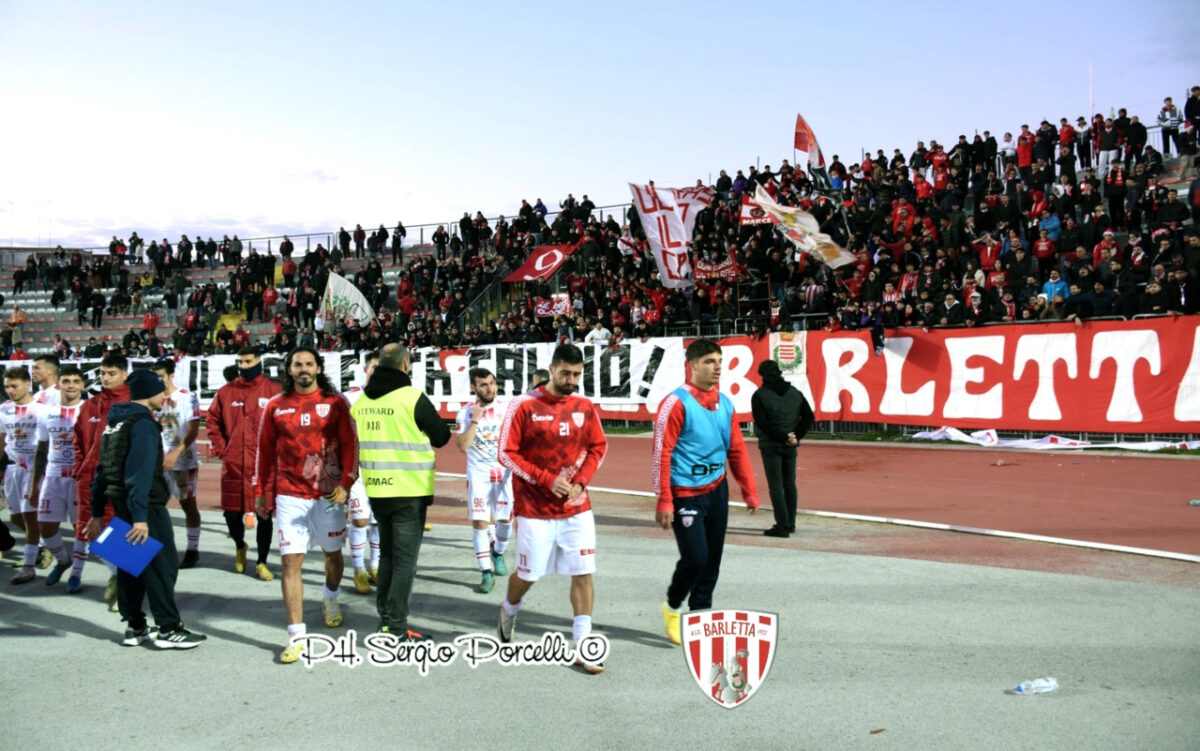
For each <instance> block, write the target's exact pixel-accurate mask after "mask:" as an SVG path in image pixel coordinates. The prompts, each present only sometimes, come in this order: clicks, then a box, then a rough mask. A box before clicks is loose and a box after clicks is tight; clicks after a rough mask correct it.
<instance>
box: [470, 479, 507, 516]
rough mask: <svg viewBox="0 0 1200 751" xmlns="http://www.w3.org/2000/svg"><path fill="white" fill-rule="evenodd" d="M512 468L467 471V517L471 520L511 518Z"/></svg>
mask: <svg viewBox="0 0 1200 751" xmlns="http://www.w3.org/2000/svg"><path fill="white" fill-rule="evenodd" d="M512 510H513V496H512V470H510V469H491V470H485V471H476V472H468V473H467V518H468V519H470V520H471V521H473V522H486V521H491V520H492V519H495V520H496V521H498V522H506V521H508V520H509V519H511V518H512Z"/></svg>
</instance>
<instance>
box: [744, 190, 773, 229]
mask: <svg viewBox="0 0 1200 751" xmlns="http://www.w3.org/2000/svg"><path fill="white" fill-rule="evenodd" d="M739 221H740V223H741V225H742V226H743V227H748V226H751V225H755V224H770V223H771V217H769V216H767V212H765V211H763V209H762V206H759V205H758V203H757V202H756V201H755V200H754V199H753V198H751V197H750V196H749V194H747V193H743V194H742V210H741V213H740V215H739Z"/></svg>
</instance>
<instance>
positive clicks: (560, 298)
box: [533, 292, 571, 318]
mask: <svg viewBox="0 0 1200 751" xmlns="http://www.w3.org/2000/svg"><path fill="white" fill-rule="evenodd" d="M533 312H534V315H536V316H537V317H538V318H553V317H555V316H565V315H567V314H569V313H570V312H571V296H570V295H568V294H567V293H565V292H560V293H559V294H556V295H551V296H550V299H549V300H547V299H546V298H544V297H539V298H537V300H536V301H535V302H534V306H533Z"/></svg>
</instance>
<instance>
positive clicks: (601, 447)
mask: <svg viewBox="0 0 1200 751" xmlns="http://www.w3.org/2000/svg"><path fill="white" fill-rule="evenodd" d="M582 374H583V353H582V352H580V350H579V348H578V347H576V346H575V345H573V344H560V345H559V346H558V347H556V348H555V349H554V355H553V357H552V358H551V360H550V382H549V383H546V384H544V385H542V386H539V387H538V388H536V389H534V390H533V391H530V392H529V393H527V394H525V395H523V396H520V397H517V398H516V399H515V400H513V403H512V404H511V405H510V406H509V408H508V411H507V412H506V413H505V415H504V423H503V424H502V425H501V426H500V438H499V451H498V452H497V453H498V457H497V458H498V459H499V460H500V463H501V464H502V465H504V467H506V468H507V469H511V470H512V471H513V478H512V482H513V510H514V513H515V514H516V522H517V525H516V526H517V571H516V575H515V576H510V577H508V596H507V598H506V599H505V600H504V602H502V603H501V604H500V626H499V629H498V630H499V633H500V640H501V641H504V642H507V641H510V640H511V639H512V633H513V627H514V626H515V625H516V621H517V611H518V609H519V608H520V607H521V598H522V597H524V596H525V593H526V592H528V591H529V588H530V587H532V586H533V583H534V582H535V581H537V580H538V579H539V578H540V577H541V576H542V575H543V574H547V573H558V574H567V575H569V576H570V577H571V607H572V608H573V610H574V613H575V619H574V622H573V625H572V636H573V637H574V640H575V644H576V645H577V646H578V645H579V644H580V642H581V641H583V640H584V639H585V638H586V637H587V636H588V635H589V634H590V633H591V630H592V599H593V591H592V573H593V572H594V571H595V570H596V522H595V519H594V518H593V517H592V507H591V503H590V502H589V500H588V493H587V486H588V483H590V482H591V480H592V476H593V475H594V474H595V473H596V470H597V469H599V468H600V463H601V462H603V461H604V454H605V452H606V451H607V449H608V441H607V439H606V438H605V437H604V430H603V428H602V427H601V425H600V415H599V414H598V413H597V412H596V408H595V406H594V405H593V404H592V402H591V400H589V399H587V398H585V397H582V396H576V395H575V389H576V387H577V384H578V383H579V378H580V376H581V375H582ZM580 662H581V664H583V665H584V668H585V669H586V670H587V671H588V672H589V673H600V672H603V670H604V664H603V655H601V656H600V657H599V658H597V659H594V660H590V661H587V662H584V661H582V660H581V661H580Z"/></svg>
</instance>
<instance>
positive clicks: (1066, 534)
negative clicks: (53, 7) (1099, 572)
mask: <svg viewBox="0 0 1200 751" xmlns="http://www.w3.org/2000/svg"><path fill="white" fill-rule="evenodd" d="M748 445H749V447H750V454H751V459H752V462H753V465H754V472H755V477H756V479H757V484H758V487H759V496H760V499H761V501H762V503H763V505H764V506H769V505H770V499H769V498H768V496H767V487H766V481H765V480H764V479H763V474H762V462H761V461H760V459H759V456H758V451H757V448H756V445H755V444H754V442H753V441H751V442H749V443H748ZM651 449H652V441H651V439H650V438H649V437H648V436H612V437H610V438H609V449H608V455H607V457H606V458H605V461H604V465H603V466H602V467H601V468H600V471H599V473H598V474H597V476H596V478H595V480H594V481H593V483H592V484H593V485H594V486H597V487H605V488H617V489H621V490H630V491H642V492H645V491H649V490H651V486H650V458H651ZM464 466H465V458H464V456H463V454H461V453H460V452H458V451H457V450H456V449H454V447H453V445H452V444H451V445H447V446H446V447H444V448H443V449H441V450H440V451H439V452H438V471H439V472H450V473H461V472H463V471H464ZM216 469H217V468H216V465H215V464H208V465H205V467H204V469H203V470H202V471H201V478H200V479H201V485H200V491H199V497H200V501H201V506H202V507H203V508H217V507H218V504H217V501H216V499H217V473H216ZM1198 477H1200V471H1198V466H1197V461H1196V460H1195V459H1193V458H1190V457H1173V456H1141V455H1136V456H1128V455H1114V454H1108V453H1096V452H1088V453H1084V452H1062V453H1057V452H1056V453H1050V452H1033V451H1013V450H994V449H982V448H978V447H957V446H924V445H921V446H917V445H910V444H909V445H903V446H898V445H883V444H871V443H855V442H822V441H814V442H805V443H804V445H803V446H801V448H800V453H799V459H798V468H797V481H798V485H799V488H800V508H801V509H812V510H821V511H831V512H838V513H846V514H861V515H867V516H873V517H888V518H894V519H905V520H912V521H919V522H934V523H942V524H950V525H955V526H965V527H980V528H985V529H992V530H1004V531H1009V532H1018V533H1026V534H1032V535H1043V536H1048V537H1056V538H1066V539H1071V540H1083V541H1089V542H1097V543H1105V544H1110V545H1120V546H1129V547H1136V548H1148V549H1152V550H1160V551H1170V552H1174V553H1184V554H1189V555H1200V507H1192V506H1188V504H1187V502H1188V500H1189V499H1192V498H1200V480H1198V479H1197V478H1198ZM731 497H732V498H734V499H737V500H740V493H738V492H737V491H736V489H733V490H731ZM438 502H439V504H440V503H441V502H442V499H440V498H439V501H438ZM644 502H645V503H646V504H647V511H648V512H649V508H650V505H649V504H650V503H651V501H650V500H649V499H645V501H644ZM455 516H456V517H457V514H456V515H455ZM757 520H758V521H755V522H754V524H761V526H762V527H763V528H766V527H768V526H770V524H771V515H770V512H769V511H765V512H760V515H759V516H758V517H757ZM975 539H979V540H980V541H981V544H982V540H983V538H975ZM947 542H949V540H947ZM960 542H961V541H960Z"/></svg>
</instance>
